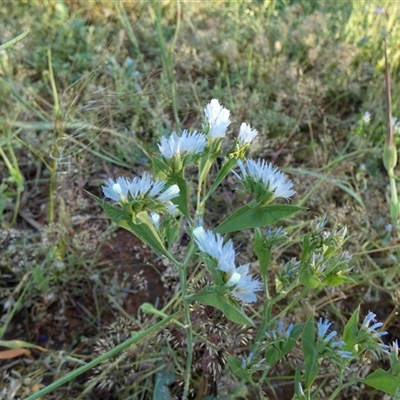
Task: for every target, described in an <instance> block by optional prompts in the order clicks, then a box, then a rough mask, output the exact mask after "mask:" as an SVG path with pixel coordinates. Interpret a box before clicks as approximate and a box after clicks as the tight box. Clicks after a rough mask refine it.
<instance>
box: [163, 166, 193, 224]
mask: <svg viewBox="0 0 400 400" xmlns="http://www.w3.org/2000/svg"><path fill="white" fill-rule="evenodd" d="M168 183H169V184H176V185H178V187H179V196H177V197H175V198H174V199H172V202H173V203H174V204H176V205H177V206H178V208H179V210H180V212H181V213H182V214H183V215H184V216H185V217H186V218H188V219H190V215H189V210H188V190H187V184H186V180H185V178H184V176H183V175H182V174H172V175H171V176H170V177H169V178H168Z"/></svg>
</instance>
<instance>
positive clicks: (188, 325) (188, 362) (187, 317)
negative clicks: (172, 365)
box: [179, 266, 193, 399]
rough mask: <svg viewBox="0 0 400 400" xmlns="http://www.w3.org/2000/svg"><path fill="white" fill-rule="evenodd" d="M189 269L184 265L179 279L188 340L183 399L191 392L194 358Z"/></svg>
mask: <svg viewBox="0 0 400 400" xmlns="http://www.w3.org/2000/svg"><path fill="white" fill-rule="evenodd" d="M186 272H187V269H186V268H185V267H184V266H183V267H182V268H181V269H180V271H179V278H180V279H179V280H180V284H181V291H182V297H183V308H184V314H183V316H184V321H185V328H186V340H187V349H186V350H187V357H186V367H185V378H184V380H185V384H184V387H183V396H182V399H187V397H188V394H189V387H190V377H191V371H192V359H193V332H192V323H191V320H190V310H189V306H190V300H188V299H186V297H187V274H186Z"/></svg>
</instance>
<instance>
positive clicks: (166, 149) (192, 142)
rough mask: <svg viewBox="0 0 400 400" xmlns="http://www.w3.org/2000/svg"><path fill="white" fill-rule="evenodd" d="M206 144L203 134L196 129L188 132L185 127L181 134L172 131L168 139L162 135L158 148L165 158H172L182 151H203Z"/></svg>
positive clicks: (193, 152)
mask: <svg viewBox="0 0 400 400" xmlns="http://www.w3.org/2000/svg"><path fill="white" fill-rule="evenodd" d="M206 144H207V139H206V137H205V136H204V135H203V134H201V133H197V131H193V132H190V133H189V132H188V131H187V130H186V129H185V130H184V131H183V132H182V135H181V136H179V135H178V134H177V133H176V132H172V134H171V136H170V137H169V138H168V139H167V138H165V137H162V138H161V141H160V144H158V148H159V149H160V153H161V154H162V155H163V156H164V157H165V158H172V157H174V156H180V155H183V154H184V153H188V154H198V153H201V152H203V151H204V148H205V147H206Z"/></svg>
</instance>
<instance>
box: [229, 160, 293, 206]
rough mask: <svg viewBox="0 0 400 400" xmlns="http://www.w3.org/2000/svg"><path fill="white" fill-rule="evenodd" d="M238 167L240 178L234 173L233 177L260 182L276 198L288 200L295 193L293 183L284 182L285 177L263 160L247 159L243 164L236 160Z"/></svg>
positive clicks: (276, 168)
mask: <svg viewBox="0 0 400 400" xmlns="http://www.w3.org/2000/svg"><path fill="white" fill-rule="evenodd" d="M238 166H239V168H240V171H241V173H242V177H240V176H239V175H238V174H236V173H235V175H236V176H237V177H238V178H239V179H240V180H241V181H245V180H247V179H251V180H254V181H256V182H261V183H262V184H263V185H264V187H265V189H266V190H267V191H269V192H272V193H273V195H274V196H275V197H276V198H278V197H282V198H285V199H288V198H289V197H291V196H293V195H294V194H295V193H296V192H295V191H294V190H292V187H293V183H292V182H291V181H287V180H286V178H285V175H284V174H283V173H282V172H281V171H279V170H278V167H276V166H275V167H273V166H272V164H271V163H267V162H266V161H265V160H261V159H258V160H257V161H255V160H252V159H248V160H245V162H242V161H241V160H238Z"/></svg>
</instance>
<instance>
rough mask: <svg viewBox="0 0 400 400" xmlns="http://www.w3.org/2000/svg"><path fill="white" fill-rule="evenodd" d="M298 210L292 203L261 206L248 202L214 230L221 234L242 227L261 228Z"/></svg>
mask: <svg viewBox="0 0 400 400" xmlns="http://www.w3.org/2000/svg"><path fill="white" fill-rule="evenodd" d="M299 210H301V208H300V207H297V206H292V205H285V204H283V205H282V204H273V205H268V206H263V207H262V206H254V203H250V204H246V205H245V206H243V207H241V208H239V209H238V210H237V211H235V212H234V213H233V214H232V215H230V216H229V217H228V218H227V219H226V220H225V221H223V222H222V223H221V224H220V225H219V226H218V227H217V229H216V230H215V231H216V232H218V233H221V234H223V233H228V232H236V231H240V230H242V229H251V228H261V227H263V226H268V225H272V224H274V223H276V222H277V221H279V220H281V219H283V218H286V217H288V216H289V215H292V214H293V213H295V212H296V211H299Z"/></svg>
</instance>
